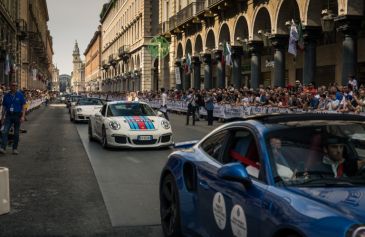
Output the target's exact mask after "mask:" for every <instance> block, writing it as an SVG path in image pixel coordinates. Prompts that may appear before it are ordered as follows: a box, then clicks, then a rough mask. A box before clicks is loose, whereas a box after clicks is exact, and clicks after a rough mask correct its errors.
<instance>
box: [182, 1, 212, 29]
mask: <svg viewBox="0 0 365 237" xmlns="http://www.w3.org/2000/svg"><path fill="white" fill-rule="evenodd" d="M204 4H205V2H204V1H198V2H193V3H190V4H189V5H187V6H186V7H185V8H183V9H182V10H181V11H179V12H178V13H177V15H176V24H177V25H178V26H179V25H181V24H183V23H184V22H186V21H188V20H190V19H191V18H193V17H194V16H196V15H197V14H199V13H200V12H202V11H204V7H205V6H204Z"/></svg>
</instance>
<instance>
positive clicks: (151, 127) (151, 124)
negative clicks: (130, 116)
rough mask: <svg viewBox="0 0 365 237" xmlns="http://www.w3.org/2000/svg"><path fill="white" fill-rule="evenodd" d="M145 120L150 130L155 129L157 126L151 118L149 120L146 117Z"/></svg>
mask: <svg viewBox="0 0 365 237" xmlns="http://www.w3.org/2000/svg"><path fill="white" fill-rule="evenodd" d="M143 119H144V120H145V121H146V124H147V128H148V129H151V130H153V129H155V125H153V122H152V121H151V120H150V119H149V118H147V117H146V116H143Z"/></svg>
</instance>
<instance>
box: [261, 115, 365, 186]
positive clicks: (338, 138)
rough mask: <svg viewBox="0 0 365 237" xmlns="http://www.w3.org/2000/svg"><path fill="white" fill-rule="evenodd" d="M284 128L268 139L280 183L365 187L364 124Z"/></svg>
mask: <svg viewBox="0 0 365 237" xmlns="http://www.w3.org/2000/svg"><path fill="white" fill-rule="evenodd" d="M282 125H283V126H282V127H281V128H280V129H278V130H275V131H274V132H271V133H269V134H267V136H266V143H267V147H268V151H269V154H270V163H271V167H272V170H273V174H274V178H275V181H276V182H277V183H278V184H283V185H295V186H296V185H299V186H314V187H317V186H355V185H356V186H359V185H360V186H364V185H365V124H364V123H361V122H346V121H341V122H333V121H318V122H308V121H307V122H297V123H295V122H289V123H286V124H282ZM279 126H280V125H279Z"/></svg>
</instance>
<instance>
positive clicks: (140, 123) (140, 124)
mask: <svg viewBox="0 0 365 237" xmlns="http://www.w3.org/2000/svg"><path fill="white" fill-rule="evenodd" d="M133 119H134V121H136V123H137V124H138V128H139V129H140V130H146V129H147V127H146V123H145V122H144V120H143V119H142V118H141V117H140V116H133Z"/></svg>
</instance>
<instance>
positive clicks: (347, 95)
mask: <svg viewBox="0 0 365 237" xmlns="http://www.w3.org/2000/svg"><path fill="white" fill-rule="evenodd" d="M165 93H166V94H167V98H168V100H174V101H187V100H188V99H189V95H191V94H192V93H193V94H194V95H195V97H196V98H197V100H196V103H197V104H198V106H205V101H206V100H207V98H212V99H213V102H214V103H215V104H220V105H223V104H229V105H233V106H267V107H280V108H298V109H303V110H326V111H337V112H355V113H360V112H365V87H364V85H360V86H358V84H357V80H356V79H355V77H353V76H350V77H349V80H348V84H347V85H339V84H337V83H332V84H330V85H322V86H315V85H314V84H313V83H310V84H308V85H302V84H301V82H300V81H296V82H295V85H288V86H286V87H270V86H268V87H264V86H263V85H260V86H259V88H258V89H252V88H248V87H242V88H234V87H233V86H229V87H228V88H213V89H209V90H206V89H201V90H200V89H193V88H191V89H189V90H187V91H181V90H176V89H170V90H166V91H165ZM161 95H162V93H161V91H140V92H137V93H135V92H130V93H128V92H113V93H94V94H93V95H92V96H98V97H100V96H104V98H105V97H108V98H109V99H112V98H124V99H125V98H131V97H137V98H138V99H139V100H149V101H151V100H159V99H161Z"/></svg>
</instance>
